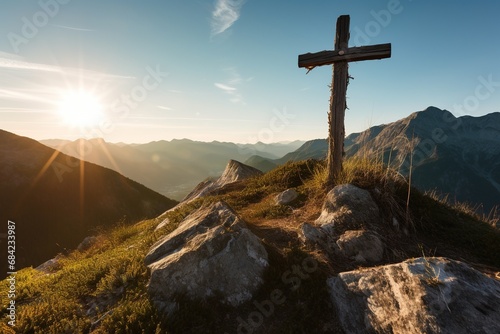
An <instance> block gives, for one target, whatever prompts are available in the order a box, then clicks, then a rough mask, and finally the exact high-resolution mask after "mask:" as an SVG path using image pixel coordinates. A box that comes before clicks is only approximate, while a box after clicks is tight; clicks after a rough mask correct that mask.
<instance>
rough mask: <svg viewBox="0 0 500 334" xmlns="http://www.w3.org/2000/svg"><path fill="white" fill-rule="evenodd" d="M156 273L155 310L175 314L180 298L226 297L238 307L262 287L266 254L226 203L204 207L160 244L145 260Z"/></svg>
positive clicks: (152, 288)
mask: <svg viewBox="0 0 500 334" xmlns="http://www.w3.org/2000/svg"><path fill="white" fill-rule="evenodd" d="M145 262H146V264H147V265H148V267H149V269H150V270H151V278H150V281H149V286H148V289H149V293H150V295H151V298H152V300H153V301H154V303H155V304H156V306H157V307H158V308H159V309H161V310H163V311H165V312H172V311H174V310H175V308H176V297H177V296H185V297H187V298H190V299H192V300H206V299H207V298H210V297H215V296H217V298H221V302H223V303H226V304H229V305H232V306H237V305H239V304H241V303H243V302H245V301H247V300H249V299H250V298H251V297H252V295H253V293H254V292H255V291H256V290H257V289H258V288H259V287H260V285H261V284H262V282H263V280H262V277H263V273H264V270H265V269H266V267H267V266H268V256H267V252H266V250H265V248H264V246H263V244H262V242H261V241H260V239H259V238H257V237H256V236H255V235H254V234H253V233H252V232H251V231H250V230H249V229H248V228H247V227H246V224H245V223H244V222H243V221H242V220H241V219H240V218H239V217H238V216H237V215H236V213H235V212H234V211H233V210H232V209H231V208H230V207H229V206H228V205H227V204H225V203H223V202H218V203H216V204H213V205H211V206H208V207H202V208H200V209H198V210H197V211H195V212H193V213H191V214H190V215H188V216H187V217H186V218H185V219H184V221H183V222H182V223H181V224H180V226H179V227H178V228H177V229H176V230H175V231H173V232H172V233H170V234H169V235H167V236H165V237H164V238H163V239H161V240H160V241H158V242H157V243H156V244H155V245H153V247H152V248H151V250H150V251H149V253H148V254H147V256H146V259H145Z"/></svg>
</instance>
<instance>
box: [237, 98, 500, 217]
mask: <svg viewBox="0 0 500 334" xmlns="http://www.w3.org/2000/svg"><path fill="white" fill-rule="evenodd" d="M327 149H328V145H327V142H326V140H323V139H317V140H312V141H309V142H307V143H305V144H304V145H303V146H302V147H300V148H299V149H297V150H296V151H294V152H291V153H290V154H288V155H286V156H284V157H283V158H281V159H277V160H269V159H265V158H263V157H252V158H250V159H249V160H247V161H246V163H248V164H249V165H251V166H253V167H256V168H259V169H261V170H263V171H268V170H269V168H274V166H277V165H281V164H283V163H285V162H286V161H297V160H303V159H308V158H315V159H323V158H325V157H326V152H327ZM345 152H346V157H369V158H373V159H375V160H378V161H383V162H384V163H386V164H389V165H391V166H392V167H393V168H396V169H397V170H399V171H400V172H401V173H402V174H403V175H408V173H409V170H410V167H411V168H412V184H413V185H415V186H416V187H417V188H419V189H420V190H422V191H433V190H436V191H437V192H438V193H439V194H442V195H443V196H448V198H449V200H450V202H455V201H460V202H465V203H470V204H471V205H472V206H475V207H477V208H478V211H479V212H484V213H486V214H488V213H489V212H490V211H491V210H492V209H493V208H494V207H496V206H498V207H500V113H498V112H497V113H491V114H488V115H484V116H481V117H472V116H462V117H455V116H454V115H453V114H451V113H450V112H449V111H446V110H440V109H438V108H435V107H429V108H427V109H425V110H423V111H420V112H415V113H412V114H411V115H409V116H408V117H406V118H404V119H401V120H399V121H396V122H393V123H390V124H386V125H379V126H374V127H371V128H370V129H368V130H366V131H363V132H361V133H354V134H351V135H349V136H347V137H346V139H345Z"/></svg>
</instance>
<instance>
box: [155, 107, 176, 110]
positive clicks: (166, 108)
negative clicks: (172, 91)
mask: <svg viewBox="0 0 500 334" xmlns="http://www.w3.org/2000/svg"><path fill="white" fill-rule="evenodd" d="M156 107H157V108H158V109H163V110H168V111H170V110H173V109H172V108H169V107H165V106H156Z"/></svg>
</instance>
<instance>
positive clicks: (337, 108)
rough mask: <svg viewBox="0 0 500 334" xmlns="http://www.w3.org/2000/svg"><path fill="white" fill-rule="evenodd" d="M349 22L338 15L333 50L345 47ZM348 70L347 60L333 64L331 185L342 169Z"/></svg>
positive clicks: (347, 17) (329, 141)
mask: <svg viewBox="0 0 500 334" xmlns="http://www.w3.org/2000/svg"><path fill="white" fill-rule="evenodd" d="M349 22H350V18H349V16H347V15H343V16H340V17H339V18H338V20H337V30H336V36H335V50H336V51H337V50H338V51H340V50H345V49H347V44H348V42H349ZM348 79H349V70H348V65H347V60H343V61H339V62H337V63H335V65H334V66H333V73H332V86H331V96H330V111H329V113H328V134H329V135H328V147H329V149H328V155H327V168H328V178H327V183H328V185H330V186H331V185H333V183H334V181H335V178H336V177H337V176H338V175H339V174H340V172H341V171H342V160H343V155H344V137H345V127H344V117H345V109H346V93H347V80H348Z"/></svg>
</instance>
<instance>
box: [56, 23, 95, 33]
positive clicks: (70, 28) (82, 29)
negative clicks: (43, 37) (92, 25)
mask: <svg viewBox="0 0 500 334" xmlns="http://www.w3.org/2000/svg"><path fill="white" fill-rule="evenodd" d="M52 26H53V27H57V28H63V29H68V30H76V31H95V30H92V29H85V28H77V27H69V26H63V25H59V24H52Z"/></svg>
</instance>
